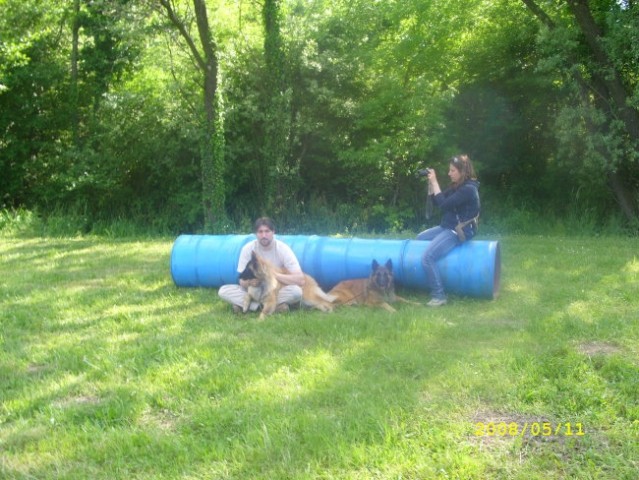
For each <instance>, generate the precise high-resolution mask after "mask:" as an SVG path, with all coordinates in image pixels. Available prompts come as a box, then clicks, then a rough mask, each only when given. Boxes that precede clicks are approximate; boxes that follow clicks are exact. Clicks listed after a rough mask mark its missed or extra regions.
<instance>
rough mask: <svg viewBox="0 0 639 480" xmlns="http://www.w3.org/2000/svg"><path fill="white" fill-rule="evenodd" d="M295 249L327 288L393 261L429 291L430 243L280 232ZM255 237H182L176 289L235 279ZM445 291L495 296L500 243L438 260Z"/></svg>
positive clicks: (403, 282) (477, 244)
mask: <svg viewBox="0 0 639 480" xmlns="http://www.w3.org/2000/svg"><path fill="white" fill-rule="evenodd" d="M276 238H277V239H278V240H280V241H282V242H284V243H286V244H287V245H288V246H290V247H291V249H292V250H293V252H294V253H295V255H296V256H297V258H298V260H299V262H300V265H301V267H302V270H303V271H304V272H305V273H307V274H309V275H311V276H312V277H313V278H315V280H317V282H318V283H319V284H320V285H321V286H322V288H324V289H325V290H328V289H330V288H332V287H333V286H334V285H336V284H337V283H339V282H340V281H342V280H348V279H353V278H365V277H368V276H369V275H370V272H371V263H372V261H373V260H377V261H378V262H379V263H385V262H386V261H387V260H388V259H391V260H392V262H393V272H394V275H395V282H396V284H398V285H400V286H402V287H405V288H410V289H417V290H428V282H427V279H426V273H425V272H424V269H423V268H422V265H421V257H422V254H423V252H424V250H425V249H426V247H427V246H428V243H429V242H427V241H420V240H388V239H363V238H339V237H325V236H318V235H277V236H276ZM254 239H255V236H254V235H252V234H251V235H180V236H179V237H177V239H176V240H175V242H174V244H173V248H172V251H171V276H172V278H173V281H174V282H175V284H176V285H177V286H178V287H214V288H218V287H220V286H222V285H225V284H229V283H237V281H238V273H237V263H238V260H239V256H240V251H241V250H242V247H243V246H244V245H246V244H247V243H248V242H250V241H251V240H254ZM437 265H438V267H439V269H440V273H441V276H442V281H443V282H444V288H445V290H446V292H449V293H455V294H458V295H463V296H470V297H478V298H489V299H494V298H496V297H497V295H498V293H499V287H500V276H501V253H500V246H499V242H498V241H482V240H471V241H469V242H465V243H464V244H462V245H460V246H458V247H456V248H455V249H453V250H452V251H451V252H450V253H449V254H448V255H447V256H446V257H444V258H442V259H440V260H439V261H438V263H437Z"/></svg>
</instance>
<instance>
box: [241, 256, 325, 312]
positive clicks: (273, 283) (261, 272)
mask: <svg viewBox="0 0 639 480" xmlns="http://www.w3.org/2000/svg"><path fill="white" fill-rule="evenodd" d="M280 271H281V270H278V269H276V268H275V267H274V266H273V265H272V264H271V263H269V262H268V261H266V260H264V259H263V258H261V257H260V256H259V255H257V254H256V253H255V252H252V253H251V260H250V261H249V263H248V264H247V265H246V268H245V269H244V271H243V272H242V273H241V274H240V279H241V280H249V281H250V285H249V287H248V288H247V290H248V292H247V295H246V297H245V298H244V305H243V307H244V308H243V310H244V313H246V312H247V311H248V308H249V305H250V304H251V301H256V302H258V303H260V304H262V313H261V314H260V319H261V320H263V319H264V317H265V316H266V315H270V314H271V313H273V312H274V311H275V308H276V307H277V294H278V292H279V291H280V288H282V284H281V283H280V282H278V281H277V278H276V276H275V273H276V272H280ZM334 300H335V297H333V296H330V295H327V294H326V292H324V290H322V289H321V288H320V286H319V285H318V284H317V282H316V281H315V279H314V278H313V277H311V276H310V275H307V274H304V286H303V287H302V303H303V304H304V305H306V306H308V307H312V308H317V309H318V310H321V311H323V312H332V311H333V308H334V305H333V301H334Z"/></svg>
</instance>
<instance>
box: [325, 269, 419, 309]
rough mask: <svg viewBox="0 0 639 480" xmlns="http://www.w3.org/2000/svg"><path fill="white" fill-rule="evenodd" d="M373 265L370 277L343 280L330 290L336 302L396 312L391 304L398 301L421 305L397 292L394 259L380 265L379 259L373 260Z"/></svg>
mask: <svg viewBox="0 0 639 480" xmlns="http://www.w3.org/2000/svg"><path fill="white" fill-rule="evenodd" d="M371 267H372V268H371V274H370V276H369V277H368V278H358V279H354V280H343V281H341V282H339V283H338V284H337V285H335V286H334V287H333V288H332V289H331V291H329V292H328V294H329V295H332V296H334V297H335V304H337V305H356V304H359V305H371V306H374V307H381V308H383V309H385V310H387V311H389V312H396V310H395V309H394V308H393V306H392V305H391V303H394V302H396V301H400V302H406V303H411V304H413V305H419V304H418V303H416V302H411V301H410V300H407V299H405V298H402V297H400V296H398V295H396V294H395V281H394V276H393V262H392V260H390V259H389V260H388V261H387V262H386V264H385V265H380V264H379V263H377V260H373V262H372V265H371Z"/></svg>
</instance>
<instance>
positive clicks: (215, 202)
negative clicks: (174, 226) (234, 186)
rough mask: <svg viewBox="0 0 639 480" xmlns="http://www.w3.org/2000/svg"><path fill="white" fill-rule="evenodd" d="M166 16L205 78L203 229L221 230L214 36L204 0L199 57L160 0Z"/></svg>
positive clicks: (198, 9) (167, 3)
mask: <svg viewBox="0 0 639 480" xmlns="http://www.w3.org/2000/svg"><path fill="white" fill-rule="evenodd" d="M160 5H162V7H164V10H165V12H166V15H167V17H168V18H169V20H171V22H172V23H173V25H175V26H176V28H177V29H178V31H179V32H180V34H181V35H182V37H183V38H184V40H185V42H186V44H187V45H188V47H189V49H190V51H191V54H192V55H193V58H194V59H195V62H196V64H197V66H198V68H199V69H200V70H201V71H202V75H203V85H202V87H203V109H204V128H203V132H202V140H201V179H202V206H203V209H204V228H205V230H208V231H216V230H217V231H219V230H220V229H223V228H224V225H225V223H226V210H225V189H224V170H225V162H224V124H223V121H222V115H221V112H220V106H219V92H218V82H217V74H218V60H217V44H216V43H215V40H214V39H213V35H212V34H211V29H210V25H209V20H208V14H207V11H206V2H205V0H193V7H194V11H195V18H196V24H197V31H198V35H199V37H200V44H201V46H202V51H203V55H202V54H200V51H199V49H198V48H197V46H196V44H195V41H194V40H193V37H191V34H190V33H189V30H188V29H187V28H186V25H185V24H184V22H182V20H181V19H180V18H179V17H178V15H177V13H176V11H175V9H174V7H173V3H172V2H171V0H160Z"/></svg>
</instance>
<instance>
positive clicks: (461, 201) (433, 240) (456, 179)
mask: <svg viewBox="0 0 639 480" xmlns="http://www.w3.org/2000/svg"><path fill="white" fill-rule="evenodd" d="M421 172H423V174H424V176H427V177H428V195H429V197H431V199H432V200H433V201H434V203H435V205H436V206H438V207H439V209H440V210H441V211H442V218H441V221H440V224H439V225H438V226H436V227H432V228H429V229H427V230H424V231H423V232H421V233H420V234H419V235H417V240H430V244H429V245H428V247H427V248H426V251H425V252H424V254H423V256H422V266H423V267H424V271H425V272H426V277H427V280H428V283H429V286H430V290H431V297H432V298H431V300H430V302H428V305H429V306H431V307H439V306H441V305H445V304H446V294H445V292H444V284H443V282H442V278H441V275H440V273H439V269H438V267H437V260H439V259H440V258H442V257H444V256H446V254H448V252H450V251H451V250H452V249H453V248H455V247H456V246H457V245H460V244H461V243H463V242H464V241H466V240H470V239H471V238H472V237H473V236H474V235H475V234H476V233H477V219H478V217H479V210H480V202H479V182H478V181H477V177H476V175H475V170H474V168H473V164H472V162H471V161H470V158H469V157H468V155H457V156H455V157H452V158H451V159H450V160H449V167H448V176H449V177H450V180H451V182H452V183H451V184H450V186H448V188H446V190H444V191H442V190H441V188H440V186H439V182H438V181H437V174H436V173H435V170H433V169H424V170H421V171H420V173H421Z"/></svg>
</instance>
